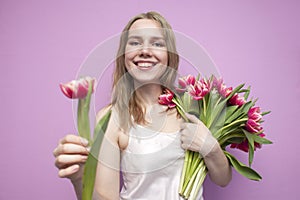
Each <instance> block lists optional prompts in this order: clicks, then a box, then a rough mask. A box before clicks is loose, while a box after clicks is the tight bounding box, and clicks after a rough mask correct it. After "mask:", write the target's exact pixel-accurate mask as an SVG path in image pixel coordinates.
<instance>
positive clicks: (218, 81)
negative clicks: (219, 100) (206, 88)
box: [212, 76, 224, 90]
mask: <svg viewBox="0 0 300 200" xmlns="http://www.w3.org/2000/svg"><path fill="white" fill-rule="evenodd" d="M212 84H213V87H214V88H216V89H217V90H219V88H220V87H221V86H222V85H224V84H223V79H222V78H219V79H217V78H216V77H215V76H214V77H213V83H212Z"/></svg>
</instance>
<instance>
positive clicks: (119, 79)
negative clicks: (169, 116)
mask: <svg viewBox="0 0 300 200" xmlns="http://www.w3.org/2000/svg"><path fill="white" fill-rule="evenodd" d="M139 19H150V20H154V21H156V22H158V23H159V24H160V26H161V28H162V32H163V35H164V37H165V41H166V47H167V51H168V52H167V54H168V67H167V70H166V71H165V73H164V74H163V75H162V77H161V78H160V81H161V85H162V88H166V87H167V88H172V87H173V84H174V81H175V78H176V72H177V69H178V63H179V56H178V54H177V50H176V44H175V35H174V32H173V31H172V27H171V26H170V24H169V23H168V22H167V21H166V19H165V18H164V17H163V16H161V15H160V14H159V13H157V12H147V13H141V14H139V15H137V16H135V17H133V18H132V19H131V20H130V21H129V22H128V24H127V25H126V26H125V28H124V29H123V31H122V35H121V37H120V44H119V49H118V53H117V58H116V63H115V71H114V75H113V94H112V105H113V106H114V108H115V109H116V111H117V113H118V118H119V120H118V121H119V123H120V126H121V128H122V129H124V130H127V129H128V128H129V126H131V125H132V119H133V121H134V122H135V123H138V124H145V123H146V120H145V108H144V106H143V102H142V100H141V99H140V98H139V97H138V96H137V95H136V92H135V89H134V84H133V78H132V77H131V75H130V74H129V73H127V69H126V67H125V47H126V44H127V40H128V31H129V29H130V28H131V26H132V24H133V23H134V22H135V21H137V20H139Z"/></svg>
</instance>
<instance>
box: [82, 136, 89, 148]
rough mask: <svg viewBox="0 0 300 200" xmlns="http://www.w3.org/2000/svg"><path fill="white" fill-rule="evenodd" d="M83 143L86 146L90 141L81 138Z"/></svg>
mask: <svg viewBox="0 0 300 200" xmlns="http://www.w3.org/2000/svg"><path fill="white" fill-rule="evenodd" d="M81 143H82V144H83V145H84V146H87V145H88V144H89V141H88V140H87V139H85V138H81Z"/></svg>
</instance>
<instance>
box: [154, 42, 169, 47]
mask: <svg viewBox="0 0 300 200" xmlns="http://www.w3.org/2000/svg"><path fill="white" fill-rule="evenodd" d="M152 46H154V47H165V46H166V45H165V43H164V42H162V41H156V42H153V43H152Z"/></svg>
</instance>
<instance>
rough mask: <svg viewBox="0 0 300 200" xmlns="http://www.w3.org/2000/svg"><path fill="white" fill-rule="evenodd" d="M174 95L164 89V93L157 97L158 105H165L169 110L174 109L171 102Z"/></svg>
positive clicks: (173, 104)
mask: <svg viewBox="0 0 300 200" xmlns="http://www.w3.org/2000/svg"><path fill="white" fill-rule="evenodd" d="M173 97H174V93H173V92H172V91H171V90H168V89H165V90H164V93H163V94H161V95H160V96H159V97H158V103H159V104H161V105H166V106H168V107H169V108H174V107H175V106H176V104H175V103H174V102H173V101H172V100H173Z"/></svg>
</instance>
